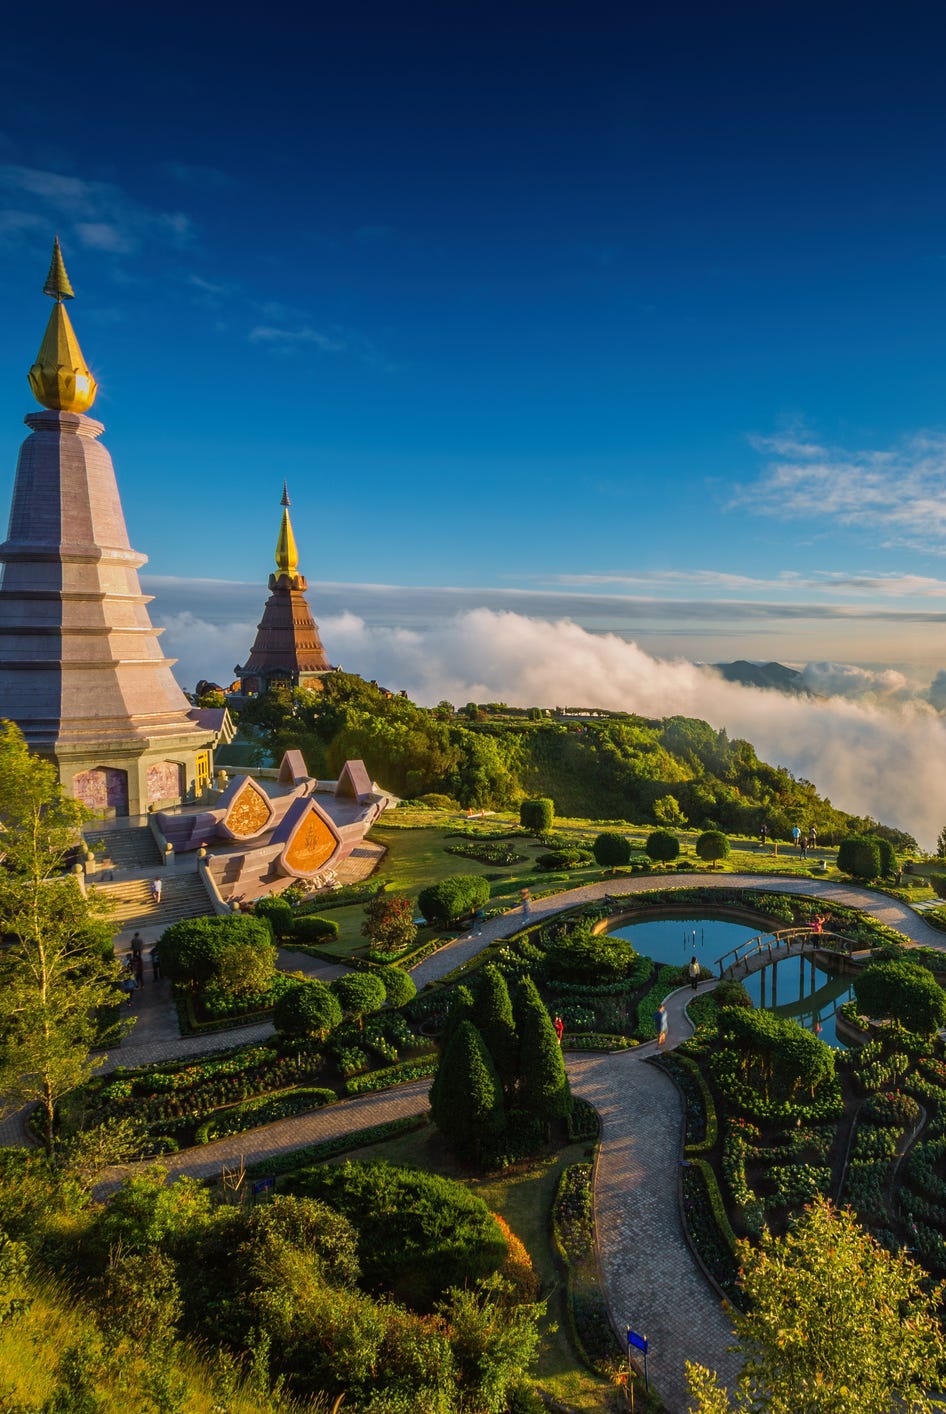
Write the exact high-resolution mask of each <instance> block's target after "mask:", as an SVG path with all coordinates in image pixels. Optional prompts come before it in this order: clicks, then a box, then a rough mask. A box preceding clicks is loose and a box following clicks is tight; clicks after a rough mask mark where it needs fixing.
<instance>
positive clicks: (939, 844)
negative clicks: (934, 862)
mask: <svg viewBox="0 0 946 1414" xmlns="http://www.w3.org/2000/svg"><path fill="white" fill-rule="evenodd" d="M936 857H937V859H946V825H944V826H943V828H942V829H941V830H940V832H939V834H938V835H937V836H936Z"/></svg>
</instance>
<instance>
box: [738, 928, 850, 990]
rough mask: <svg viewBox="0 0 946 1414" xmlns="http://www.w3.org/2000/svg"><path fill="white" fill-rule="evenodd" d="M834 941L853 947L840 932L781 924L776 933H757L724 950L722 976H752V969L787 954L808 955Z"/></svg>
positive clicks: (789, 955) (753, 970) (755, 969)
mask: <svg viewBox="0 0 946 1414" xmlns="http://www.w3.org/2000/svg"><path fill="white" fill-rule="evenodd" d="M832 942H835V943H840V944H841V945H842V947H843V950H844V952H845V953H847V952H849V951H850V947H851V944H850V940H849V939H847V938H842V937H841V935H840V933H829V932H827V931H826V932H823V933H816V932H815V931H814V930H813V929H812V928H779V929H777V931H776V932H774V933H757V934H756V936H755V937H754V938H748V939H747V940H746V941H745V942H744V943H740V944H739V945H738V947H735V948H732V949H731V951H730V952H727V953H724V954H723V956H722V957H721V958H719V960H718V962H717V964H716V965H717V967H718V968H719V975H720V978H723V977H732V978H735V977H748V975H749V973H750V972H758V971H759V969H760V968H762V967H768V966H769V964H770V963H773V962H781V961H782V959H783V958H786V957H804V956H805V955H806V954H810V953H816V952H820V951H821V950H822V949H823V948H825V947H826V946H827V947H828V948H829V950H831V951H833V949H831V948H830V944H831V943H832Z"/></svg>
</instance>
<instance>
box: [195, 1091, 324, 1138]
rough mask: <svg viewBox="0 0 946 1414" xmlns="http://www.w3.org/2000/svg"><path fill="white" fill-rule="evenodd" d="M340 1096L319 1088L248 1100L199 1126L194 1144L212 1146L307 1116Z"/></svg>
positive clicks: (219, 1113)
mask: <svg viewBox="0 0 946 1414" xmlns="http://www.w3.org/2000/svg"><path fill="white" fill-rule="evenodd" d="M337 1099H338V1096H337V1095H336V1094H335V1091H334V1090H325V1089H320V1088H314V1087H309V1088H300V1089H298V1090H284V1091H283V1092H282V1093H281V1094H279V1095H272V1096H269V1097H261V1098H259V1099H255V1100H246V1101H245V1102H244V1103H243V1104H242V1105H230V1106H228V1107H227V1108H226V1109H223V1110H217V1111H216V1113H215V1114H213V1115H212V1116H211V1117H210V1119H208V1120H206V1121H205V1123H203V1124H202V1125H199V1126H198V1128H197V1130H196V1132H195V1134H194V1143H195V1144H209V1143H211V1142H212V1141H213V1140H214V1139H225V1138H226V1137H227V1136H228V1135H230V1134H242V1133H243V1131H244V1130H246V1129H255V1128H256V1126H257V1125H261V1124H272V1122H273V1121H274V1120H277V1119H289V1118H290V1117H291V1116H293V1115H298V1114H305V1113H306V1112H307V1111H309V1110H317V1109H321V1107H322V1106H323V1105H331V1104H332V1103H333V1102H334V1101H335V1100H337Z"/></svg>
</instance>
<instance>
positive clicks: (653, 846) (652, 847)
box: [644, 830, 680, 864]
mask: <svg viewBox="0 0 946 1414" xmlns="http://www.w3.org/2000/svg"><path fill="white" fill-rule="evenodd" d="M644 849H645V850H646V851H647V857H648V858H649V859H653V860H662V861H663V862H664V863H666V864H669V863H670V862H671V860H674V859H677V858H678V857H679V854H680V841H679V840H678V839H677V837H676V835H672V834H671V833H670V831H669V830H654V832H653V834H650V835H648V836H647V843H646V844H645V845H644Z"/></svg>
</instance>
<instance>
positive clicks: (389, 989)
mask: <svg viewBox="0 0 946 1414" xmlns="http://www.w3.org/2000/svg"><path fill="white" fill-rule="evenodd" d="M374 975H375V976H376V977H380V978H381V981H382V982H383V983H384V991H385V995H386V997H387V1004H388V1006H391V1007H402V1006H407V1003H408V1002H412V1001H413V1000H414V998H415V997H416V996H417V988H416V987H415V985H414V979H413V977H412V976H411V974H410V973H409V972H405V971H404V969H403V967H382V968H380V969H379V971H377V972H376V973H375V974H374Z"/></svg>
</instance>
